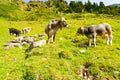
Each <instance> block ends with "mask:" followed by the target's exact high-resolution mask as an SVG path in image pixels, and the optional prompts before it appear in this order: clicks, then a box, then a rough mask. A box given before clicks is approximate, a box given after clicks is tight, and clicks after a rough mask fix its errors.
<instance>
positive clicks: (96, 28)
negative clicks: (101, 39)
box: [77, 23, 112, 46]
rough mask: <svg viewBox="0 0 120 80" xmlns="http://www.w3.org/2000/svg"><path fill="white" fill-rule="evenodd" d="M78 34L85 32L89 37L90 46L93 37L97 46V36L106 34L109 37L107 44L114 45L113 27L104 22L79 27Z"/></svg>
mask: <svg viewBox="0 0 120 80" xmlns="http://www.w3.org/2000/svg"><path fill="white" fill-rule="evenodd" d="M77 33H78V34H85V35H86V36H87V38H88V39H89V46H91V39H93V41H94V46H96V36H98V35H99V36H102V35H105V36H106V37H107V41H106V44H109V43H110V45H112V28H111V26H110V25H109V24H107V23H102V24H98V25H90V26H84V27H80V28H78V31H77Z"/></svg>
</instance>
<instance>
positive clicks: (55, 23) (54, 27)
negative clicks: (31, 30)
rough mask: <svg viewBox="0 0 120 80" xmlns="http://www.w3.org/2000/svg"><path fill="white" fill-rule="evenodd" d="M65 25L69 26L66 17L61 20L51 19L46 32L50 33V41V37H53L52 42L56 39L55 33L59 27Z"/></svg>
mask: <svg viewBox="0 0 120 80" xmlns="http://www.w3.org/2000/svg"><path fill="white" fill-rule="evenodd" d="M63 27H68V24H67V22H66V20H65V18H64V17H62V18H61V19H60V20H51V21H50V22H49V23H48V25H47V26H46V27H45V33H46V34H47V35H48V43H50V38H51V37H52V42H54V41H55V35H56V32H57V30H58V29H61V30H62V28H63Z"/></svg>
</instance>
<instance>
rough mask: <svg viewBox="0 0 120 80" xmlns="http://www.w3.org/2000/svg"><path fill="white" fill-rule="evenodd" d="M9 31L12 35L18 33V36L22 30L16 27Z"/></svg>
mask: <svg viewBox="0 0 120 80" xmlns="http://www.w3.org/2000/svg"><path fill="white" fill-rule="evenodd" d="M9 33H10V35H14V34H15V35H16V36H19V35H20V34H21V31H20V30H18V29H15V28H9Z"/></svg>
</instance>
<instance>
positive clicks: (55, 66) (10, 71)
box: [0, 13, 120, 80]
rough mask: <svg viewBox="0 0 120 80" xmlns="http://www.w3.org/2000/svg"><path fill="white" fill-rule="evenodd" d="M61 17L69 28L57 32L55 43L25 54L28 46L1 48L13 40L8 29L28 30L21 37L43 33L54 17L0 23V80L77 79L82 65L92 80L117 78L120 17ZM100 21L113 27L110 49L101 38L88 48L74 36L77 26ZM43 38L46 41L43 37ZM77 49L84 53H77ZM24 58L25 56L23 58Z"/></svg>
mask: <svg viewBox="0 0 120 80" xmlns="http://www.w3.org/2000/svg"><path fill="white" fill-rule="evenodd" d="M62 15H64V17H65V18H67V22H68V23H69V25H70V26H69V28H64V29H63V30H59V31H58V32H57V35H56V43H55V44H46V45H44V46H42V47H37V48H33V50H32V51H31V52H27V53H25V50H26V49H27V48H28V47H29V44H28V45H25V46H22V47H21V48H18V47H15V48H11V49H8V50H5V49H4V46H3V44H4V43H6V42H7V41H9V40H11V39H13V38H15V36H10V35H9V31H8V28H9V27H15V28H17V29H22V28H23V27H27V26H29V27H31V28H32V30H31V32H30V33H27V34H22V35H23V36H25V35H27V36H29V35H34V34H38V33H44V28H45V26H46V25H47V23H48V22H49V21H50V20H51V19H52V18H58V17H57V16H52V18H48V19H47V18H41V19H40V20H39V21H6V20H4V21H3V20H2V19H1V20H0V28H1V29H0V65H1V66H0V74H1V75H0V80H13V79H14V80H37V79H38V78H40V80H81V79H82V78H81V77H80V73H79V72H80V70H81V66H82V65H85V64H88V65H89V67H88V69H89V71H90V74H91V75H93V76H95V77H96V78H95V80H106V79H107V80H119V79H120V73H119V72H120V65H119V64H120V61H119V60H120V59H119V56H120V41H119V38H120V35H119V33H120V32H119V30H120V28H119V26H120V21H119V19H120V17H112V18H109V17H106V15H101V16H96V15H94V14H75V13H74V14H62ZM103 16H104V17H103ZM102 22H106V23H109V24H110V25H111V26H112V28H113V45H112V46H109V45H106V44H105V38H101V37H97V47H94V46H91V47H88V46H87V45H86V43H87V38H86V37H85V36H76V35H75V34H76V31H77V29H78V27H80V26H84V25H90V24H98V23H102ZM60 38H62V40H60ZM74 38H77V39H79V42H77V43H73V42H72V40H73V39H74ZM43 39H46V40H47V36H45V37H43ZM80 50H85V52H84V53H80ZM26 55H28V56H29V57H28V58H27V59H25V57H26ZM60 55H62V57H60ZM117 72H118V73H117Z"/></svg>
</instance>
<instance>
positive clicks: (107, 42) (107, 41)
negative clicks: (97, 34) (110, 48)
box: [105, 34, 109, 45]
mask: <svg viewBox="0 0 120 80" xmlns="http://www.w3.org/2000/svg"><path fill="white" fill-rule="evenodd" d="M105 36H106V38H107V40H106V44H107V45H108V44H109V36H108V34H107V35H105Z"/></svg>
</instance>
